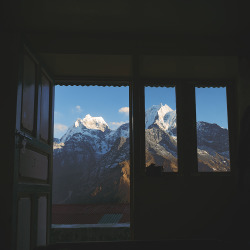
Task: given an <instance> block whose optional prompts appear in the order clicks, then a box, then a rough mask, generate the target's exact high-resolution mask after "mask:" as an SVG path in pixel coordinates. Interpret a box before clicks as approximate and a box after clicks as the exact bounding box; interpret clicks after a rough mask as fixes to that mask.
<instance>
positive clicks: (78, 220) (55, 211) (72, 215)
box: [52, 204, 130, 224]
mask: <svg viewBox="0 0 250 250" xmlns="http://www.w3.org/2000/svg"><path fill="white" fill-rule="evenodd" d="M105 214H122V217H121V219H120V220H119V222H118V223H129V222H130V204H88V205H82V204H54V205H52V224H98V222H99V221H100V219H101V218H102V217H103V216H104V215H105Z"/></svg>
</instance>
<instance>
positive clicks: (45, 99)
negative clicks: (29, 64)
mask: <svg viewBox="0 0 250 250" xmlns="http://www.w3.org/2000/svg"><path fill="white" fill-rule="evenodd" d="M49 98H50V82H49V80H48V78H47V77H46V76H45V75H44V74H42V89H41V117H40V136H41V138H42V139H43V140H45V141H46V142H47V141H48V139H49V105H50V100H49Z"/></svg>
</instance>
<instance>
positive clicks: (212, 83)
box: [193, 80, 237, 176]
mask: <svg viewBox="0 0 250 250" xmlns="http://www.w3.org/2000/svg"><path fill="white" fill-rule="evenodd" d="M198 82H199V83H197V81H196V82H193V85H194V88H196V87H200V88H221V87H225V88H226V101H227V103H226V105H227V122H228V139H229V158H230V171H228V172H199V171H198V154H197V170H196V174H195V175H197V176H210V175H213V176H215V175H216V176H232V175H234V173H235V165H236V163H235V157H236V155H235V154H236V147H235V145H236V137H235V134H234V133H235V132H233V131H236V124H235V122H234V121H235V116H236V112H237V108H236V106H235V104H234V103H233V100H234V96H235V87H234V86H235V84H234V81H233V80H218V81H216V80H209V81H199V80H198ZM195 107H196V106H195ZM195 112H196V109H195ZM196 138H197V131H196ZM196 141H197V139H196ZM196 148H197V146H196Z"/></svg>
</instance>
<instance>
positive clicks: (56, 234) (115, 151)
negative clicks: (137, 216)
mask: <svg viewBox="0 0 250 250" xmlns="http://www.w3.org/2000/svg"><path fill="white" fill-rule="evenodd" d="M129 106H130V104H129V86H128V85H127V86H119V87H118V86H114V85H113V86H97V85H95V86H86V85H81V86H60V85H57V86H56V87H55V111H54V115H55V122H54V147H53V158H54V162H53V186H52V242H53V241H57V242H58V241H65V238H61V235H60V232H62V230H64V229H66V228H67V229H68V231H69V229H70V230H71V232H72V234H75V233H76V230H74V229H76V228H77V230H78V232H79V230H80V231H81V232H83V231H84V232H86V230H88V232H89V231H90V230H92V231H93V233H92V234H90V233H89V234H87V233H85V234H84V233H82V235H81V237H80V236H79V237H78V239H77V240H76V239H73V238H74V237H73V236H72V237H71V238H70V234H69V235H68V237H69V238H68V239H66V241H83V240H88V241H100V240H127V239H129V237H130V124H129Z"/></svg>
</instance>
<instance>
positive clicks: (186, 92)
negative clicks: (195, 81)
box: [176, 83, 197, 176]
mask: <svg viewBox="0 0 250 250" xmlns="http://www.w3.org/2000/svg"><path fill="white" fill-rule="evenodd" d="M176 105H177V107H176V109H177V114H178V115H177V124H178V126H177V134H178V156H179V157H178V166H179V173H180V175H184V176H188V175H191V174H193V173H195V172H197V150H196V148H197V147H196V144H197V140H196V114H195V88H194V85H192V84H189V83H186V84H179V83H178V84H177V86H176Z"/></svg>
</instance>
